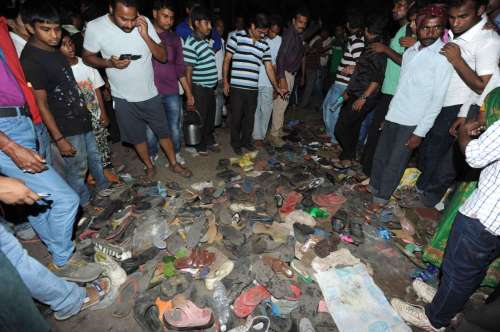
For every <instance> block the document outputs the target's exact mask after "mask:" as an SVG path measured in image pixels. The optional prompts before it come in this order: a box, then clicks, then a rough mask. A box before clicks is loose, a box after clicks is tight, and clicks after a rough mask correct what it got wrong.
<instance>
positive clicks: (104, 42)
mask: <svg viewBox="0 0 500 332" xmlns="http://www.w3.org/2000/svg"><path fill="white" fill-rule="evenodd" d="M146 21H147V22H148V34H149V36H150V37H151V39H152V40H153V41H155V42H156V43H160V42H161V40H160V37H158V34H157V33H156V31H155V29H154V27H153V24H151V22H150V21H149V19H148V18H146ZM83 47H84V48H85V49H86V50H87V51H89V52H92V53H97V52H101V54H102V57H103V58H104V59H109V58H111V56H113V55H114V56H120V55H121V54H133V55H141V58H140V59H138V60H132V61H131V62H130V65H129V66H128V67H127V68H125V69H116V68H106V74H107V75H108V80H109V84H110V86H111V94H112V95H113V97H117V98H121V99H125V100H127V101H129V102H140V101H145V100H148V99H151V98H153V97H155V96H156V95H158V90H157V89H156V86H155V83H154V74H153V63H152V53H151V51H150V49H149V47H148V46H147V45H146V42H145V41H144V39H142V37H141V36H140V35H139V32H138V30H137V28H134V29H133V30H132V31H131V32H130V33H127V32H125V31H123V30H122V29H120V28H119V27H118V26H116V25H115V24H114V23H113V22H112V21H111V19H110V17H109V15H108V14H106V15H104V16H101V17H98V18H96V19H95V20H93V21H90V22H89V23H88V24H87V29H86V30H85V40H84V42H83Z"/></svg>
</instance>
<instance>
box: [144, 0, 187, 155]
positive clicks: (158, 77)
mask: <svg viewBox="0 0 500 332" xmlns="http://www.w3.org/2000/svg"><path fill="white" fill-rule="evenodd" d="M153 18H154V22H153V24H154V29H155V30H156V32H157V33H158V36H159V37H160V39H161V42H162V44H163V46H165V48H166V50H167V62H166V63H162V62H159V61H158V60H156V59H153V71H154V78H155V85H156V87H157V88H158V92H159V93H160V96H161V99H162V103H163V108H164V109H165V114H166V116H167V122H168V128H169V133H170V138H171V140H172V143H173V144H174V151H175V159H176V161H177V162H178V163H180V164H184V159H183V158H182V156H181V154H180V152H181V143H182V138H181V133H182V128H181V120H182V119H181V117H182V108H181V103H182V100H181V97H180V95H179V82H180V83H181V85H182V88H183V89H184V93H185V95H186V104H187V107H188V109H189V110H193V108H194V97H193V94H192V93H191V87H190V86H189V85H188V83H187V80H186V76H185V71H186V66H185V65H184V56H183V55H182V43H181V40H180V38H179V37H178V36H177V35H176V34H175V32H173V31H172V26H173V24H174V18H175V12H174V6H173V4H172V3H171V2H170V1H169V0H156V1H155V2H154V3H153ZM157 144H158V142H157V139H156V137H155V136H154V134H153V132H152V131H151V130H149V128H148V145H149V155H150V156H151V157H153V156H155V155H156V154H157V151H158V147H157ZM155 152H156V153H155Z"/></svg>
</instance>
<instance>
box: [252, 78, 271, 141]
mask: <svg viewBox="0 0 500 332" xmlns="http://www.w3.org/2000/svg"><path fill="white" fill-rule="evenodd" d="M272 113H273V88H272V87H267V86H259V95H258V97H257V109H256V110H255V121H254V125H253V135H252V136H253V139H255V140H263V139H264V138H266V133H267V127H268V126H269V120H270V119H271V114H272Z"/></svg>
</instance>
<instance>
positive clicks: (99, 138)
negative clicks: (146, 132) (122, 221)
mask: <svg viewBox="0 0 500 332" xmlns="http://www.w3.org/2000/svg"><path fill="white" fill-rule="evenodd" d="M62 31H63V32H62V39H61V46H60V51H61V53H62V54H63V55H64V56H65V57H66V59H67V60H68V62H69V64H70V65H71V70H72V71H73V75H74V76H75V80H76V83H77V84H78V87H79V88H80V91H81V93H82V95H83V98H84V101H85V104H86V106H87V109H88V110H89V111H90V116H91V121H92V129H93V131H94V135H95V139H96V144H97V150H98V151H99V153H100V154H101V157H102V167H103V169H104V175H105V176H106V177H107V179H108V180H109V181H111V182H116V181H117V179H116V175H114V174H113V172H112V171H111V169H112V168H113V164H112V163H111V146H110V144H109V141H108V137H109V132H108V129H107V128H106V127H107V126H108V125H109V118H108V114H107V113H106V108H105V106H104V100H103V98H102V94H101V90H100V88H101V87H102V86H104V80H103V79H102V77H101V75H100V74H99V71H97V69H95V68H92V67H89V66H87V65H86V64H85V63H83V60H82V59H81V58H80V57H77V56H76V45H75V43H74V41H73V39H72V38H71V36H70V35H69V33H68V32H66V31H65V30H62Z"/></svg>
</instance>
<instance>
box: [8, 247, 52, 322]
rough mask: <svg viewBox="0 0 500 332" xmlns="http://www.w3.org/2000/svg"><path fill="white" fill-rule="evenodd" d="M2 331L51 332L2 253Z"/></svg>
mask: <svg viewBox="0 0 500 332" xmlns="http://www.w3.org/2000/svg"><path fill="white" fill-rule="evenodd" d="M0 293H1V294H2V296H1V300H0V331H20V332H23V331H26V332H28V331H49V326H48V324H47V322H46V321H45V319H44V318H43V317H42V315H41V314H40V311H38V308H37V307H36V305H35V302H33V299H32V298H31V294H30V292H29V290H28V288H27V287H26V285H25V284H24V282H23V281H22V279H21V277H20V276H19V274H18V273H17V270H16V269H15V267H14V266H13V265H12V264H11V263H10V261H9V260H8V259H7V257H5V255H4V254H3V253H1V252H0Z"/></svg>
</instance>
